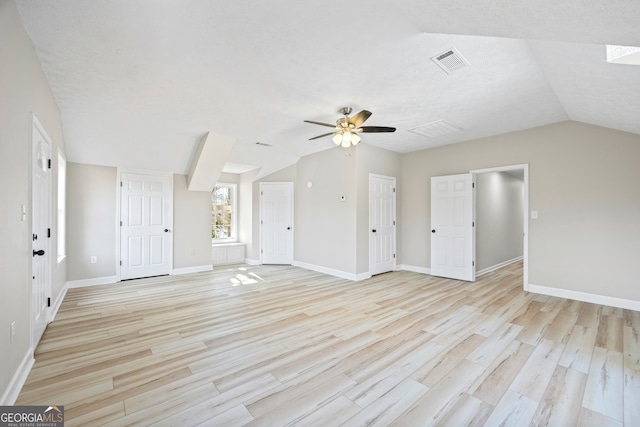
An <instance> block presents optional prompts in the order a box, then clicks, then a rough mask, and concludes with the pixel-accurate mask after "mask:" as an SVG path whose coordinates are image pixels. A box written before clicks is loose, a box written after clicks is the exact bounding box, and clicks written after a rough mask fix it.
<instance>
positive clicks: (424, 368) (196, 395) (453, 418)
mask: <svg viewBox="0 0 640 427" xmlns="http://www.w3.org/2000/svg"><path fill="white" fill-rule="evenodd" d="M639 334H640V312H634V311H629V310H622V309H616V308H611V307H606V306H601V305H595V304H589V303H582V302H576V301H571V300H565V299H561V298H553V297H546V296H540V295H535V294H529V293H525V292H523V291H522V274H521V265H520V264H513V265H511V266H508V267H506V268H503V269H501V270H498V271H496V272H494V273H490V274H488V275H485V276H483V277H481V278H480V279H479V280H478V281H477V282H475V283H464V282H458V281H452V280H445V279H438V278H434V277H431V276H426V275H421V274H417V273H410V272H394V273H387V274H383V275H380V276H376V277H373V278H371V279H369V280H364V281H361V282H350V281H346V280H342V279H337V278H334V277H330V276H326V275H323V274H320V273H315V272H311V271H307V270H303V269H300V268H296V267H290V266H260V267H250V266H232V267H229V268H224V267H221V268H220V269H218V270H217V271H216V272H212V273H199V274H191V275H185V276H172V277H161V278H153V279H142V280H136V281H128V282H122V283H119V284H116V285H108V286H95V287H91V288H82V289H71V290H69V292H68V294H67V296H66V298H65V300H64V302H63V304H62V307H61V308H60V311H59V312H58V315H57V317H56V319H55V321H54V322H53V323H51V324H50V325H49V327H48V328H47V331H46V332H45V335H44V337H43V339H42V341H41V343H40V345H39V346H38V348H37V351H36V363H35V365H34V367H33V370H32V371H31V374H30V375H29V378H28V380H27V383H26V384H25V386H24V388H23V390H22V393H21V394H20V397H19V399H18V402H17V404H22V405H26V404H38V405H54V404H55V405H64V406H65V414H66V419H67V424H66V425H67V426H91V425H100V426H102V425H108V426H124V425H143V426H146V425H162V426H165V425H166V426H169V425H171V426H195V425H219V426H242V425H247V426H254V425H262V426H286V425H297V426H338V425H345V426H349V427H351V426H360V425H368V426H374V425H375V426H378V425H380V426H382V425H384V426H386V425H398V426H420V425H432V424H433V425H447V426H464V425H474V426H481V425H487V426H498V425H517V426H520V425H522V426H524V425H530V424H531V425H550V426H562V427H566V426H599V427H602V426H622V425H625V426H633V425H635V426H637V425H640V338H639Z"/></svg>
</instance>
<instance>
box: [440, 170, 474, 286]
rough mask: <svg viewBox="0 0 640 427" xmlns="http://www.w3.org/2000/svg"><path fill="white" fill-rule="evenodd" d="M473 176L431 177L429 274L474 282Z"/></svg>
mask: <svg viewBox="0 0 640 427" xmlns="http://www.w3.org/2000/svg"><path fill="white" fill-rule="evenodd" d="M474 195H475V192H474V183H473V174H470V173H469V174H462V175H449V176H437V177H432V178H431V274H432V275H434V276H440V277H448V278H451V279H459V280H467V281H474V280H475V279H476V269H475V259H474V258H475V224H474V217H475V200H474Z"/></svg>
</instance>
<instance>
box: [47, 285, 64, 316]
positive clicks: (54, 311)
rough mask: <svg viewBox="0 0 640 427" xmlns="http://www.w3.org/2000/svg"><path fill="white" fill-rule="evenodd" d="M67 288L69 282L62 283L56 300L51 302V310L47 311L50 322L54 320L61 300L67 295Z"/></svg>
mask: <svg viewBox="0 0 640 427" xmlns="http://www.w3.org/2000/svg"><path fill="white" fill-rule="evenodd" d="M68 290H69V282H67V283H65V284H64V286H63V287H62V290H61V291H60V293H59V294H58V298H56V301H55V302H54V303H53V307H51V312H50V313H49V314H50V317H49V321H50V322H53V321H54V320H55V318H56V315H57V314H58V310H59V309H60V306H61V305H62V301H63V300H64V297H65V296H66V295H67V291H68Z"/></svg>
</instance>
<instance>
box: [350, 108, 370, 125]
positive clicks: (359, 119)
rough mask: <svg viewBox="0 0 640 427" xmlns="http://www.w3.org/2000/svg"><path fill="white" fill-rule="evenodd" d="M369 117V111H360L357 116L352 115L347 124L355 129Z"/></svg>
mask: <svg viewBox="0 0 640 427" xmlns="http://www.w3.org/2000/svg"><path fill="white" fill-rule="evenodd" d="M369 117H371V111H367V110H362V111H360V112H359V113H358V114H356V115H354V116H353V117H351V118H350V119H349V123H350V124H352V125H354V126H355V127H358V126H360V125H361V124H363V123H364V122H365V121H366V120H367V119H368V118H369Z"/></svg>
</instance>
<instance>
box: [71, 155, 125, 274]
mask: <svg viewBox="0 0 640 427" xmlns="http://www.w3.org/2000/svg"><path fill="white" fill-rule="evenodd" d="M116 182H117V169H116V168H113V167H108V166H94V165H85V164H80V163H71V162H68V163H67V211H68V214H67V253H68V258H69V264H68V265H69V267H68V272H67V274H68V277H67V278H68V280H69V281H72V280H83V279H95V278H103V277H113V276H115V275H116V232H117V229H116V200H117V186H116ZM92 256H95V257H97V260H98V262H97V263H95V264H91V257H92Z"/></svg>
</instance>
